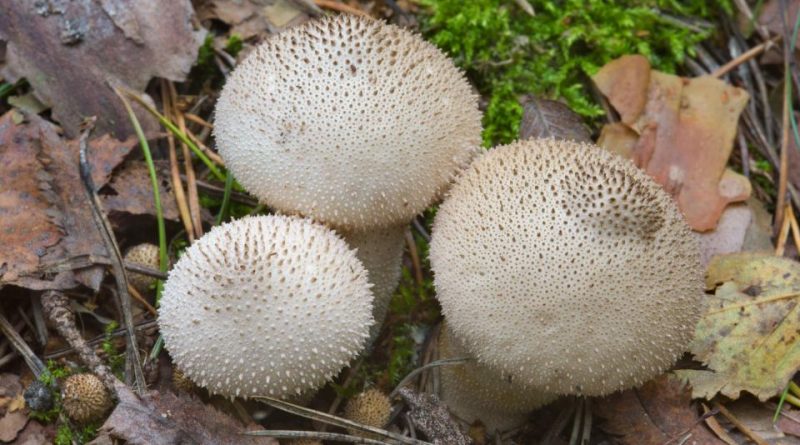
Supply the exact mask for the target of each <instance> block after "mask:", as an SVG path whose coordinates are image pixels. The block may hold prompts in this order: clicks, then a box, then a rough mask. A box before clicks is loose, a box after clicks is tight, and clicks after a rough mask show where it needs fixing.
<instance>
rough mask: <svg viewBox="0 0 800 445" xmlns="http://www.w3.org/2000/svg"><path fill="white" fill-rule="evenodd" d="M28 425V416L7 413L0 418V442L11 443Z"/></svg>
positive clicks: (18, 412) (21, 413)
mask: <svg viewBox="0 0 800 445" xmlns="http://www.w3.org/2000/svg"><path fill="white" fill-rule="evenodd" d="M27 423H28V415H27V414H25V413H23V412H21V411H14V412H13V413H12V412H7V413H6V414H5V415H4V416H3V417H2V418H0V442H11V441H12V440H14V439H16V438H17V435H18V434H19V432H20V431H22V429H23V428H25V425H27Z"/></svg>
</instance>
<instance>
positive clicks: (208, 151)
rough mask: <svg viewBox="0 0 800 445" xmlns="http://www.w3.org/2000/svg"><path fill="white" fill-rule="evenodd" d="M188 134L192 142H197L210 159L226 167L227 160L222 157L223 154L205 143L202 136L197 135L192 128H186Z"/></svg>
mask: <svg viewBox="0 0 800 445" xmlns="http://www.w3.org/2000/svg"><path fill="white" fill-rule="evenodd" d="M186 136H188V137H189V139H191V141H192V142H194V143H195V144H197V146H198V147H199V148H200V150H202V151H203V153H205V154H206V156H208V158H209V159H211V160H212V161H214V162H215V163H217V165H219V166H220V167H225V160H224V159H222V156H220V155H218V154H217V152H215V151H214V150H212V149H210V148H209V147H208V146H207V145H206V144H204V143H203V141H201V140H200V138H199V137H197V135H195V134H194V133H192V132H191V130H189V129H186Z"/></svg>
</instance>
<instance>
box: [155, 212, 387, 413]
mask: <svg viewBox="0 0 800 445" xmlns="http://www.w3.org/2000/svg"><path fill="white" fill-rule="evenodd" d="M158 322H159V326H160V328H161V332H162V334H163V335H164V341H165V345H166V348H167V350H168V351H169V353H170V355H171V356H172V359H173V361H174V363H175V365H176V366H177V367H179V368H180V369H181V370H183V372H184V373H185V374H186V376H188V377H189V378H190V379H191V380H192V381H194V382H195V383H196V384H198V385H200V386H202V387H205V388H206V389H208V390H209V392H211V393H213V394H221V395H225V396H230V397H236V396H239V397H244V398H247V397H254V396H259V395H265V396H271V397H281V398H287V397H295V396H298V395H301V394H304V393H307V392H308V391H312V390H315V389H317V388H319V387H320V386H321V385H323V384H324V383H325V382H327V381H329V380H330V379H331V378H332V377H333V376H334V375H335V374H336V373H338V372H339V371H340V370H341V369H342V368H343V367H344V366H346V365H347V364H348V362H349V361H350V360H351V359H353V358H354V357H356V356H357V355H358V354H359V353H360V352H361V350H362V349H363V347H364V344H365V342H366V339H367V337H368V333H369V328H370V325H371V324H372V322H373V320H372V295H371V293H370V285H369V283H368V282H367V272H366V270H365V269H364V267H363V266H362V265H361V262H360V261H359V260H358V259H357V258H356V255H355V252H354V251H353V250H351V249H350V248H349V247H348V246H347V243H345V241H344V240H343V239H342V238H340V237H339V236H338V235H337V234H336V233H335V232H333V231H332V230H330V229H328V228H326V227H324V226H322V225H320V224H316V223H313V222H311V221H310V220H307V219H301V218H296V217H288V216H278V215H271V216H258V217H247V218H243V219H240V220H237V221H235V222H232V223H228V224H224V225H222V226H218V227H215V228H214V229H212V230H211V231H210V232H208V233H207V234H206V235H205V236H203V237H202V238H200V239H199V240H197V241H196V242H195V243H194V244H193V245H192V246H191V247H189V248H188V249H186V252H185V253H184V254H183V256H181V258H180V260H179V261H178V262H177V263H176V264H175V267H174V268H173V269H172V271H171V272H170V273H169V278H168V279H167V282H166V283H165V285H164V295H163V297H162V299H161V307H160V309H159V320H158Z"/></svg>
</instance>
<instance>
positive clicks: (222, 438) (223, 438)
mask: <svg viewBox="0 0 800 445" xmlns="http://www.w3.org/2000/svg"><path fill="white" fill-rule="evenodd" d="M118 396H119V399H120V401H119V403H118V404H117V406H116V408H114V411H113V412H112V413H111V415H110V416H109V417H108V419H106V421H105V423H104V424H103V426H102V427H100V430H99V433H100V434H99V436H98V438H97V439H96V440H95V441H93V442H92V443H93V444H101V443H109V442H108V440H107V439H118V440H124V441H126V443H128V444H130V445H137V444H141V445H161V444H163V445H171V444H176V443H193V444H209V445H212V444H213V445H225V444H262V445H278V441H277V440H275V439H272V438H268V437H256V436H244V435H242V433H243V432H244V431H247V430H248V428H245V427H244V426H243V425H241V424H240V423H239V422H237V421H236V420H234V419H233V418H232V417H230V416H228V415H226V414H223V413H221V412H219V411H217V410H216V409H214V408H212V407H210V406H208V405H205V404H203V402H202V401H200V400H199V399H197V398H195V397H191V396H188V395H186V394H181V395H180V396H178V395H175V394H173V393H171V392H163V393H159V392H157V391H151V392H149V393H148V394H146V395H145V396H144V397H143V398H142V399H141V400H140V399H139V398H137V397H136V395H134V394H133V393H132V392H131V391H130V390H128V389H127V388H121V389H120V390H119V391H118ZM249 429H250V430H252V429H259V428H258V427H257V426H255V425H253V428H249ZM104 441H105V442H104Z"/></svg>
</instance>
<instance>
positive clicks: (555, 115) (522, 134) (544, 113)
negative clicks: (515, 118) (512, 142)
mask: <svg viewBox="0 0 800 445" xmlns="http://www.w3.org/2000/svg"><path fill="white" fill-rule="evenodd" d="M523 109H524V114H523V115H522V122H521V123H520V129H519V138H520V139H530V138H555V139H571V140H575V141H579V142H591V141H592V137H591V134H590V133H589V129H588V128H586V125H585V124H584V123H583V119H581V117H580V116H578V114H577V113H575V112H574V111H572V110H570V108H569V107H568V106H566V105H565V104H563V103H561V102H558V101H555V100H547V99H531V100H529V101H528V102H526V103H525V105H524V106H523Z"/></svg>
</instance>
